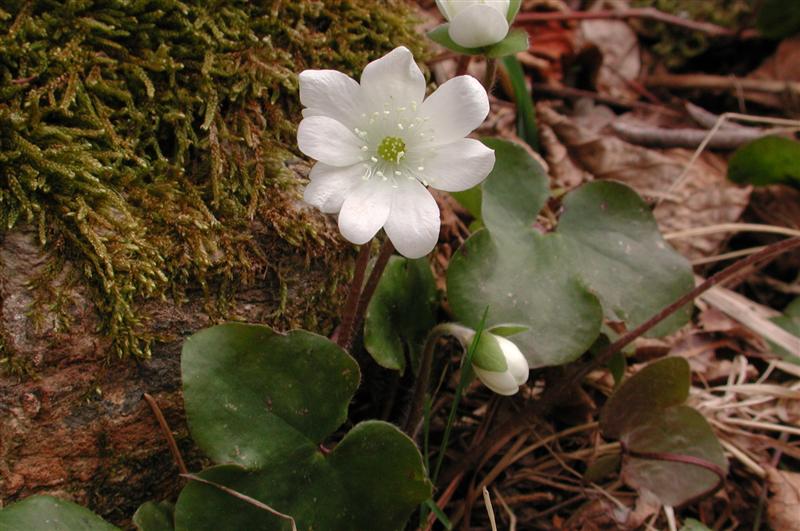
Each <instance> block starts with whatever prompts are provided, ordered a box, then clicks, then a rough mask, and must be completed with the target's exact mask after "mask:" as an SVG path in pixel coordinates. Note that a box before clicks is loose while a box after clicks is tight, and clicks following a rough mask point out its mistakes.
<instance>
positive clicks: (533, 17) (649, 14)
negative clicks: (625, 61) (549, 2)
mask: <svg viewBox="0 0 800 531" xmlns="http://www.w3.org/2000/svg"><path fill="white" fill-rule="evenodd" d="M628 18H644V19H650V20H656V21H659V22H665V23H667V24H671V25H673V26H680V27H682V28H687V29H690V30H694V31H699V32H702V33H706V34H708V35H711V36H714V37H739V38H742V39H748V38H753V37H756V36H758V33H757V32H756V31H754V30H743V31H736V30H732V29H728V28H724V27H722V26H717V25H716V24H710V23H708V22H697V21H695V20H689V19H686V18H683V17H679V16H676V15H670V14H669V13H664V12H663V11H659V10H657V9H654V8H652V7H642V8H630V9H617V10H608V11H606V10H604V11H566V12H560V11H554V12H546V13H520V14H519V15H517V18H516V21H517V22H520V23H525V22H548V21H558V20H605V19H612V20H619V19H628Z"/></svg>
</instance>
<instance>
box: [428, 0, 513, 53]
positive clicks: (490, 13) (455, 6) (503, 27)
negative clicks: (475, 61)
mask: <svg viewBox="0 0 800 531" xmlns="http://www.w3.org/2000/svg"><path fill="white" fill-rule="evenodd" d="M436 5H437V6H439V11H441V12H442V15H444V18H446V19H447V20H448V21H449V23H450V27H449V31H448V33H449V34H450V38H451V39H453V42H455V43H456V44H458V45H459V46H463V47H465V48H480V47H483V46H489V45H491V44H496V43H498V42H500V41H502V40H503V39H505V37H506V35H507V34H508V27H509V26H508V11H509V9H510V5H511V1H510V0H436Z"/></svg>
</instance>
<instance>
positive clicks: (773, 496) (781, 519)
mask: <svg viewBox="0 0 800 531" xmlns="http://www.w3.org/2000/svg"><path fill="white" fill-rule="evenodd" d="M767 484H768V486H769V492H770V497H769V499H768V501H767V518H768V520H769V523H770V526H771V527H772V529H780V530H781V531H797V530H800V474H798V473H797V472H787V471H785V470H778V469H775V468H768V469H767Z"/></svg>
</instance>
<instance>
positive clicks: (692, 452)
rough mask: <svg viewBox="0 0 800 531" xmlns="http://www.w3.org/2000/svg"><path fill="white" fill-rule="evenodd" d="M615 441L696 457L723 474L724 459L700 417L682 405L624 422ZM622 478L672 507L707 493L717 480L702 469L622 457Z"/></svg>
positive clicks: (632, 447)
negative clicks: (626, 424) (625, 429)
mask: <svg viewBox="0 0 800 531" xmlns="http://www.w3.org/2000/svg"><path fill="white" fill-rule="evenodd" d="M629 428H630V431H628V432H627V433H625V434H624V435H623V437H622V439H621V441H622V442H623V443H624V444H625V445H626V447H627V448H628V449H629V450H630V451H631V452H647V453H651V454H673V455H685V456H691V457H696V458H700V459H702V460H704V461H706V462H709V463H713V464H714V465H716V466H717V467H719V468H720V469H721V471H722V472H723V474H727V471H728V460H727V459H726V458H725V454H724V453H723V451H722V446H720V444H719V441H718V440H717V438H716V436H715V435H714V432H713V431H712V430H711V427H710V426H709V425H708V422H706V419H705V418H704V417H703V415H701V414H700V413H698V412H697V411H695V410H694V409H692V408H690V407H687V406H673V407H670V408H667V409H664V410H662V411H661V412H660V413H659V414H658V415H656V416H653V417H650V418H649V419H647V421H646V422H644V423H643V424H640V425H629ZM622 478H623V479H624V480H625V482H626V483H627V484H628V485H630V486H632V487H634V488H636V489H640V490H642V489H644V490H648V491H650V492H652V493H653V494H655V495H656V497H658V499H659V500H660V501H661V503H663V504H664V505H670V506H672V507H677V506H680V505H683V504H684V503H687V502H689V501H691V500H694V499H695V498H698V497H700V496H703V495H705V494H708V493H710V492H712V491H713V490H714V488H715V487H717V486H718V485H719V484H720V479H721V478H719V476H718V475H717V474H716V473H714V472H712V471H711V470H708V469H707V468H704V467H701V466H698V465H695V464H689V463H677V462H674V461H667V460H661V459H652V458H647V459H645V458H640V457H632V456H626V457H625V459H623V464H622Z"/></svg>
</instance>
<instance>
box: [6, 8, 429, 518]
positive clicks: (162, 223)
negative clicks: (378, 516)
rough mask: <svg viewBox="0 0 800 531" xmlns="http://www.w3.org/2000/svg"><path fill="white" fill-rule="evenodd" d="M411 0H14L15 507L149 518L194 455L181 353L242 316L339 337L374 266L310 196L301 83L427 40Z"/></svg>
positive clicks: (10, 54) (9, 176)
mask: <svg viewBox="0 0 800 531" xmlns="http://www.w3.org/2000/svg"><path fill="white" fill-rule="evenodd" d="M413 24H414V20H413V17H412V14H411V10H410V8H409V6H408V5H406V4H405V3H404V1H402V0H388V1H384V0H326V1H324V2H319V1H315V0H291V1H283V0H271V1H270V0H262V1H258V2H245V1H239V0H215V1H211V2H207V1H205V0H192V1H190V0H184V1H178V0H69V1H64V2H61V1H50V0H33V1H22V0H19V1H16V0H11V1H10V2H5V3H3V5H2V7H1V8H0V504H7V503H10V502H12V501H15V500H18V499H21V498H24V497H26V496H29V495H32V494H36V493H50V494H55V495H58V496H62V497H65V498H68V499H72V500H75V501H77V502H78V503H82V504H84V505H87V506H88V507H90V508H91V509H93V510H95V511H97V512H98V513H100V514H101V515H103V516H104V517H106V518H108V519H109V520H110V521H113V522H125V521H127V520H128V519H129V518H130V517H131V515H132V514H133V511H134V510H135V509H136V507H137V506H138V505H139V504H140V503H141V502H143V501H145V500H153V499H155V500H158V499H164V498H168V497H170V496H172V495H174V494H175V492H176V490H177V488H178V487H179V485H180V483H181V480H180V479H179V478H178V476H177V469H176V467H175V465H174V464H173V462H172V459H171V457H170V454H169V451H168V449H167V445H166V442H165V440H164V437H163V435H162V433H161V432H160V431H159V428H158V424H157V423H156V420H155V417H154V416H153V414H152V413H151V411H150V409H149V407H148V405H147V403H146V402H145V401H144V400H143V398H142V397H143V394H144V393H149V394H151V395H153V396H154V397H155V399H156V400H157V401H158V402H159V404H160V406H161V408H162V409H163V410H164V413H165V415H166V418H167V420H168V422H169V423H170V425H171V427H172V429H173V431H174V432H175V435H176V438H177V440H178V443H179V445H180V447H181V449H182V450H183V451H184V452H185V454H186V457H187V458H188V461H189V464H190V467H192V468H193V469H198V468H199V467H200V465H201V464H202V459H203V457H202V455H200V454H199V453H198V452H197V451H196V450H195V449H194V447H193V445H192V443H191V440H190V438H189V434H188V431H187V428H186V425H185V422H184V418H183V405H182V400H181V396H180V349H181V344H182V342H183V340H184V339H185V338H186V337H188V336H189V335H190V334H192V333H193V332H195V331H196V330H198V329H200V328H202V327H205V326H208V325H210V324H213V323H215V322H220V321H223V320H231V319H239V320H246V321H250V322H262V323H267V324H270V325H272V326H274V327H275V328H277V329H289V328H294V327H304V328H307V329H310V330H312V331H317V332H320V333H323V334H327V333H329V332H330V331H331V330H332V328H333V326H334V324H335V322H336V318H337V317H336V315H337V313H338V307H339V305H340V303H341V301H342V298H343V295H344V290H345V289H346V288H345V285H346V281H347V278H348V276H349V274H350V269H351V264H352V255H353V252H352V246H349V245H346V244H344V243H343V242H342V240H341V238H340V236H339V235H338V233H337V230H336V228H335V226H334V225H333V224H332V222H331V220H329V219H326V218H325V217H323V216H322V215H320V214H319V213H317V212H315V211H312V210H311V209H309V208H308V207H306V206H304V205H303V203H302V202H301V201H300V200H299V190H300V185H301V184H302V182H303V180H304V177H305V174H306V172H307V170H308V167H307V166H306V165H305V164H304V163H303V162H302V161H301V160H299V159H298V155H299V154H298V153H297V151H296V147H295V145H294V132H295V127H296V124H297V121H298V120H299V117H300V106H299V102H298V101H297V78H296V74H297V72H299V71H300V70H302V69H304V68H334V69H337V70H341V71H344V72H347V73H349V74H351V75H356V74H357V73H358V72H359V71H360V70H361V68H363V66H364V65H365V64H366V63H367V62H368V61H369V60H372V59H375V58H377V57H379V56H380V55H382V54H383V53H385V52H386V51H388V50H390V49H391V48H393V47H394V46H397V45H400V44H405V45H406V46H409V47H410V48H411V49H412V50H415V51H417V52H420V51H421V50H420V46H421V44H420V39H419V38H418V36H417V34H416V33H415V32H414V27H413Z"/></svg>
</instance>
